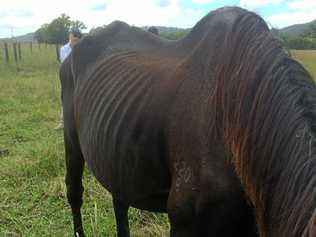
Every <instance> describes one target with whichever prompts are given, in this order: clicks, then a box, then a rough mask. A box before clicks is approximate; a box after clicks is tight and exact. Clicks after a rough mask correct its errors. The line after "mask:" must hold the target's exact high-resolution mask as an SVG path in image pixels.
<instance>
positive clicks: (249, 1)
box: [239, 0, 285, 10]
mask: <svg viewBox="0 0 316 237" xmlns="http://www.w3.org/2000/svg"><path fill="white" fill-rule="evenodd" d="M284 1H285V0H240V2H239V5H240V6H241V7H243V8H247V9H249V10H255V9H257V8H259V7H263V6H266V5H269V4H279V3H281V2H284Z"/></svg>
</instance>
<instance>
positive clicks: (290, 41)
mask: <svg viewBox="0 0 316 237" xmlns="http://www.w3.org/2000/svg"><path fill="white" fill-rule="evenodd" d="M271 31H272V33H273V34H274V35H275V36H277V37H279V38H280V39H281V40H282V42H283V44H284V45H285V47H286V48H288V49H316V21H314V22H312V23H310V25H309V26H308V28H307V29H306V30H305V31H304V32H303V33H302V34H300V35H299V36H297V37H291V36H288V35H286V34H284V33H282V32H281V31H279V30H277V29H272V30H271Z"/></svg>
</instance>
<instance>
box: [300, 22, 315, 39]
mask: <svg viewBox="0 0 316 237" xmlns="http://www.w3.org/2000/svg"><path fill="white" fill-rule="evenodd" d="M303 37H307V38H316V21H313V22H311V23H310V24H309V26H308V29H307V30H306V31H305V32H304V33H303Z"/></svg>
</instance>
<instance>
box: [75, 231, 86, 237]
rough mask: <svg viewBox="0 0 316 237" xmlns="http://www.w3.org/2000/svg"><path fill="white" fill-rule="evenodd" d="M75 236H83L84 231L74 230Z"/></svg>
mask: <svg viewBox="0 0 316 237" xmlns="http://www.w3.org/2000/svg"><path fill="white" fill-rule="evenodd" d="M75 237H85V235H84V233H83V232H82V231H80V232H78V231H76V232H75Z"/></svg>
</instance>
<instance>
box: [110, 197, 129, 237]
mask: <svg viewBox="0 0 316 237" xmlns="http://www.w3.org/2000/svg"><path fill="white" fill-rule="evenodd" d="M113 207H114V212H115V219H116V229H117V236H118V237H129V236H130V235H129V226H128V208H129V206H128V205H126V204H125V203H122V202H121V201H120V200H118V199H117V198H114V197H113Z"/></svg>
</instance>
